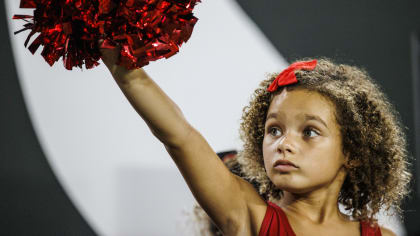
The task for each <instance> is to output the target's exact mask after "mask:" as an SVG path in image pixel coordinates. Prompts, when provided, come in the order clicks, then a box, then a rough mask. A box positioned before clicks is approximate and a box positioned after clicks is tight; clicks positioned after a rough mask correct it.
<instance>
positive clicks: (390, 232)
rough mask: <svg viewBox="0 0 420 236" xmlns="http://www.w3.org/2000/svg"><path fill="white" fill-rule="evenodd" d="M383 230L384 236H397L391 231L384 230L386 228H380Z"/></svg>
mask: <svg viewBox="0 0 420 236" xmlns="http://www.w3.org/2000/svg"><path fill="white" fill-rule="evenodd" d="M380 228H381V234H382V236H396V234H395V233H394V232H392V231H391V230H389V229H387V228H384V227H380Z"/></svg>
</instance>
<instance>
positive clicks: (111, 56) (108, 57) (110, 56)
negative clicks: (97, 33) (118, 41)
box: [98, 39, 120, 67]
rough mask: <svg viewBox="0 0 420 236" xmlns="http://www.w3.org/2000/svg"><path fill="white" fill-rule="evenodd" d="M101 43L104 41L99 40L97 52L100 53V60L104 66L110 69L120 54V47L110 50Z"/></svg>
mask: <svg viewBox="0 0 420 236" xmlns="http://www.w3.org/2000/svg"><path fill="white" fill-rule="evenodd" d="M103 41H104V40H102V39H101V40H99V41H98V44H99V51H100V52H101V55H102V56H101V58H102V61H103V62H104V63H105V65H106V66H108V67H110V66H112V65H115V64H116V63H117V61H118V58H119V54H120V46H119V45H117V46H116V47H114V48H112V49H110V48H107V47H103V45H102V44H103Z"/></svg>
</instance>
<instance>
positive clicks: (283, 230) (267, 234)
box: [259, 201, 382, 236]
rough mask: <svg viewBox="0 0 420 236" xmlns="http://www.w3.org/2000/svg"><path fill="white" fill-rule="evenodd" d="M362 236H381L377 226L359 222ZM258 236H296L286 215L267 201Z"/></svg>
mask: <svg viewBox="0 0 420 236" xmlns="http://www.w3.org/2000/svg"><path fill="white" fill-rule="evenodd" d="M360 226H361V235H362V236H381V235H382V234H381V229H380V228H379V226H375V227H372V226H370V225H369V223H367V222H362V221H361V222H360ZM259 236H296V234H295V233H294V232H293V230H292V227H291V226H290V224H289V221H288V220H287V216H286V214H285V213H284V212H283V210H282V209H281V208H280V207H279V206H277V205H276V204H274V203H272V202H270V201H267V211H266V212H265V216H264V220H263V222H262V225H261V229H260V233H259Z"/></svg>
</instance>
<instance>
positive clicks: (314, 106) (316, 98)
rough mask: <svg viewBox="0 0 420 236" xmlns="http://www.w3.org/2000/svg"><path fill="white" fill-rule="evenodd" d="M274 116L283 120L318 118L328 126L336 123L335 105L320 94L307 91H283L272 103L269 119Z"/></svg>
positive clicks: (268, 114)
mask: <svg viewBox="0 0 420 236" xmlns="http://www.w3.org/2000/svg"><path fill="white" fill-rule="evenodd" d="M273 114H277V116H279V117H281V116H283V118H297V117H303V116H308V115H309V116H317V117H319V118H321V119H322V120H323V121H325V123H327V124H328V123H331V122H335V121H334V119H333V118H334V114H335V107H334V104H333V103H332V102H331V101H330V100H329V99H327V98H325V97H324V96H323V95H321V94H320V93H318V92H315V91H309V90H305V89H293V90H287V89H283V90H282V91H281V92H280V93H278V94H276V95H275V96H274V97H273V99H272V101H271V103H270V107H269V109H268V113H267V118H269V116H273Z"/></svg>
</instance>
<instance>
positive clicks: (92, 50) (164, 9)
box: [13, 0, 200, 70]
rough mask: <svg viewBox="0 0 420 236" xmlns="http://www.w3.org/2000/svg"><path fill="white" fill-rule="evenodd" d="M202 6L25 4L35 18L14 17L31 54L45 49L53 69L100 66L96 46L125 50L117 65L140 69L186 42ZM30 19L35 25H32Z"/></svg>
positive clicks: (173, 1)
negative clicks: (25, 33) (55, 66)
mask: <svg viewBox="0 0 420 236" xmlns="http://www.w3.org/2000/svg"><path fill="white" fill-rule="evenodd" d="M198 2H200V0H21V3H20V7H21V8H35V10H34V15H33V16H28V15H15V16H13V19H23V20H25V21H27V24H25V25H24V29H22V30H19V31H17V32H15V34H17V33H19V32H22V31H25V30H31V32H30V33H29V35H28V38H27V39H26V42H25V46H27V45H28V42H29V40H30V39H31V37H32V36H33V35H35V34H36V33H40V34H39V35H38V37H37V38H36V39H35V40H34V41H33V42H32V43H31V45H30V46H29V48H28V49H29V50H30V51H31V53H32V54H34V53H35V52H36V50H37V49H38V48H39V46H41V45H43V46H44V48H43V50H42V53H41V55H42V56H43V57H44V59H45V60H46V61H47V62H48V64H50V65H51V66H52V65H53V64H54V63H55V62H56V61H58V59H60V58H61V57H63V62H64V66H65V67H66V69H68V70H71V69H72V68H73V67H76V66H77V67H80V68H82V65H83V64H85V67H86V68H87V69H90V68H93V67H95V66H97V65H99V63H98V60H99V59H100V56H101V54H100V51H99V46H98V41H99V40H100V39H103V40H104V43H103V45H102V46H103V47H108V48H110V47H111V48H112V47H114V46H115V45H117V44H118V45H120V46H121V52H120V61H119V62H118V64H120V65H122V66H124V67H126V68H127V69H134V68H140V67H142V66H145V65H147V64H149V62H150V61H155V60H158V59H160V58H164V57H165V58H169V57H170V56H172V55H174V54H175V53H177V52H178V50H179V46H181V45H182V43H184V42H187V41H188V39H189V38H190V36H191V33H192V31H193V27H194V25H195V23H196V22H197V18H196V17H194V16H193V14H192V10H193V8H194V6H195V5H196V4H197V3H198ZM28 19H32V20H31V21H29V20H28Z"/></svg>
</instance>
